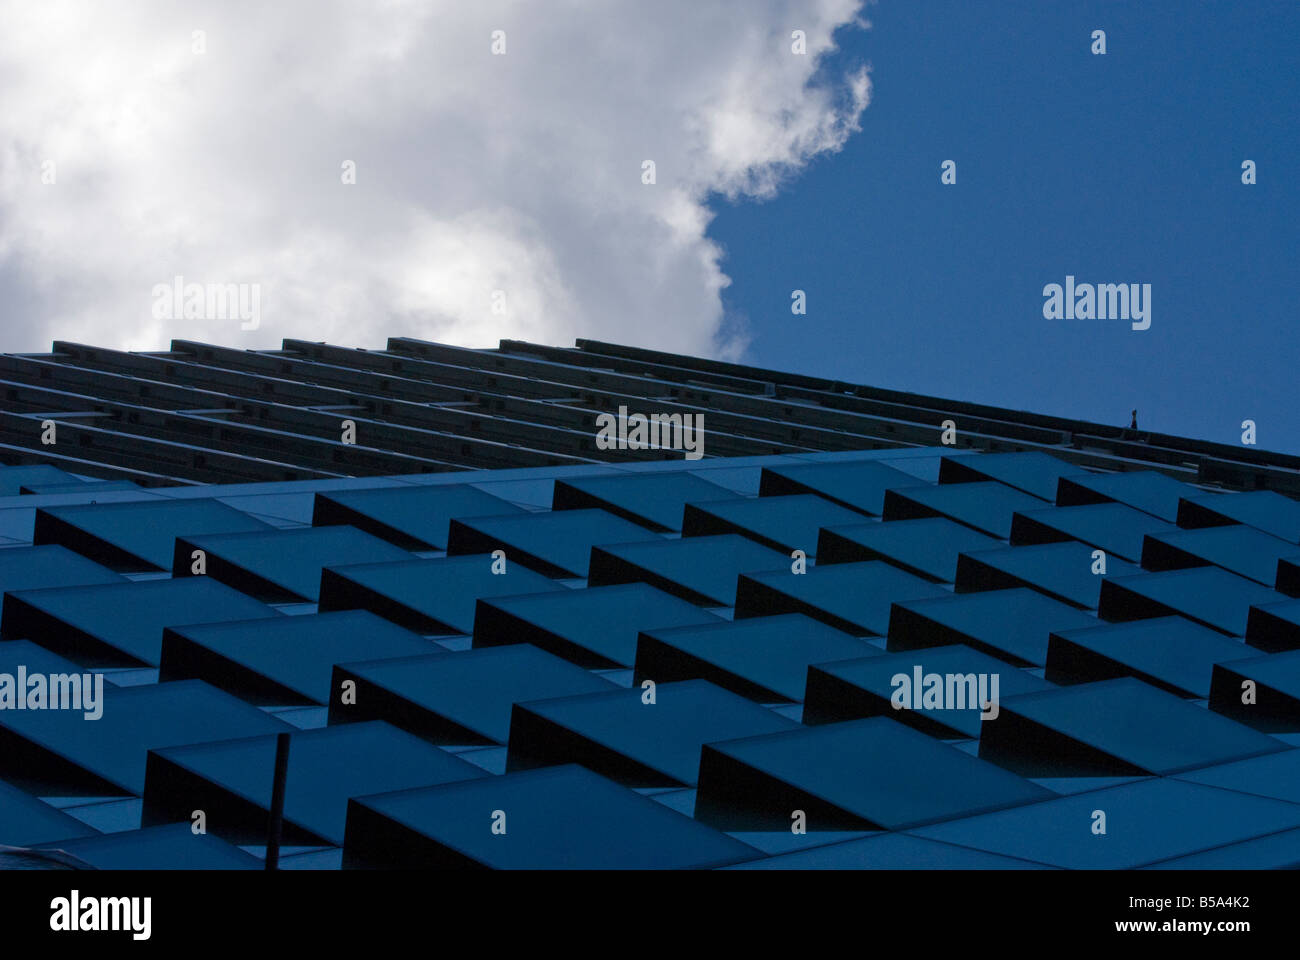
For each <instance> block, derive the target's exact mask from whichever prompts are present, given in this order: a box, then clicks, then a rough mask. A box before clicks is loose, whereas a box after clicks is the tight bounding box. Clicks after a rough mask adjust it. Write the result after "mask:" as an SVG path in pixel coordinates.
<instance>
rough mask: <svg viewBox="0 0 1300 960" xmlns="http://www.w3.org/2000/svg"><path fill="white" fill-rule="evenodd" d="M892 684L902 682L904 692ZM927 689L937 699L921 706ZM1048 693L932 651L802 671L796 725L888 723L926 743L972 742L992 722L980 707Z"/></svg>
mask: <svg viewBox="0 0 1300 960" xmlns="http://www.w3.org/2000/svg"><path fill="white" fill-rule="evenodd" d="M900 676H901V677H904V678H906V687H904V685H903V683H902V682H900V681H899V680H898V678H899V677H900ZM932 676H933V677H936V678H938V679H937V681H932V680H931V679H930V677H932ZM993 678H996V685H994V679H993ZM981 679H982V680H983V682H981ZM918 680H919V681H920V682H917V681H918ZM931 683H935V684H936V686H935V687H934V689H935V690H936V691H938V693H939V697H940V699H938V700H936V701H935V703H934V705H933V706H927V705H926V703H925V700H924V699H923V691H924V690H925V689H926V685H927V684H931ZM904 689H906V691H907V693H908V695H909V697H910V699H907V700H900V701H899V702H901V703H902V704H903V706H902V707H900V708H895V706H894V702H893V698H894V697H895V694H896V693H897V692H898V691H900V690H904ZM1050 689H1052V685H1051V684H1050V683H1047V682H1046V681H1044V680H1040V679H1038V678H1037V677H1035V676H1034V675H1033V674H1030V673H1027V672H1025V671H1024V670H1020V669H1018V668H1016V667H1013V666H1011V665H1010V664H1008V663H1006V662H1005V661H1002V660H996V659H994V658H993V657H990V656H987V655H985V654H983V653H980V652H979V651H978V650H973V649H971V648H970V647H966V646H961V645H956V646H951V647H933V648H931V649H928V650H925V651H910V652H907V653H893V654H888V655H886V656H881V657H868V658H866V659H862V660H841V661H839V662H836V663H819V664H816V665H814V666H811V667H809V668H808V690H807V693H806V695H805V698H804V708H803V722H804V723H807V724H816V723H835V722H838V721H841V720H858V719H861V718H863V717H892V718H893V719H895V720H897V721H898V722H899V723H905V724H907V725H908V726H909V727H914V728H915V729H917V730H920V731H921V732H922V733H927V734H929V735H930V736H932V737H939V738H941V739H948V740H953V739H978V738H979V736H980V734H981V733H982V731H983V730H985V729H987V728H988V727H989V726H990V725H992V724H995V723H997V722H998V716H997V714H995V713H994V712H993V711H992V710H990V711H988V713H987V715H985V714H984V713H983V711H982V705H983V704H984V703H985V702H986V701H989V700H991V701H992V702H993V703H994V704H995V705H996V704H997V703H1000V702H1001V700H1002V698H1004V697H1014V696H1017V695H1018V694H1022V693H1037V692H1038V691H1040V690H1050Z"/></svg>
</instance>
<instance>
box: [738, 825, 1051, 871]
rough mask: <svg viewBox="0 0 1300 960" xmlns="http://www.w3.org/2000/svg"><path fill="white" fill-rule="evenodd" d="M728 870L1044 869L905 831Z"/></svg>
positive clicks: (827, 845) (757, 861) (1033, 864)
mask: <svg viewBox="0 0 1300 960" xmlns="http://www.w3.org/2000/svg"><path fill="white" fill-rule="evenodd" d="M726 869H728V870H1046V869H1048V868H1047V867H1045V866H1044V865H1043V864H1041V863H1033V862H1031V861H1029V860H1018V859H1015V858H1014V857H1002V856H998V855H997V854H995V853H985V852H984V851H982V850H971V849H970V848H968V847H958V846H956V845H954V844H951V843H940V842H939V841H937V840H925V839H923V838H921V837H914V836H912V835H910V834H906V833H884V834H877V835H876V836H871V837H863V838H862V839H860V840H847V841H845V842H843V843H828V844H826V845H825V846H819V847H813V848H812V849H810V850H797V851H795V852H794V853H785V854H781V855H780V856H777V857H767V858H765V859H763V860H753V861H751V862H749V863H741V864H737V865H736V866H734V867H727V868H726Z"/></svg>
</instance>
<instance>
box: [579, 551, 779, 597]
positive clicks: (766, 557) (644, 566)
mask: <svg viewBox="0 0 1300 960" xmlns="http://www.w3.org/2000/svg"><path fill="white" fill-rule="evenodd" d="M790 563H791V560H790V558H789V557H788V556H786V555H784V554H780V553H777V552H776V551H775V550H769V549H768V548H767V547H762V546H759V545H758V544H757V543H755V542H754V541H753V540H750V539H749V538H748V537H741V536H737V535H736V534H734V533H729V534H724V535H723V536H719V537H687V538H684V539H682V540H664V541H662V542H660V543H623V544H617V545H614V546H606V547H593V548H592V551H591V572H590V579H589V583H590V584H591V586H593V587H602V586H607V585H609V584H615V583H634V582H636V581H641V582H644V583H648V584H651V585H652V586H655V587H658V588H659V589H660V590H665V591H667V592H668V593H671V594H674V595H675V596H678V597H681V598H683V599H684V600H689V601H690V602H691V603H696V604H700V605H702V606H706V607H730V606H734V605H735V603H736V580H737V577H739V575H740V574H742V573H748V572H751V571H758V570H779V569H786V570H789V569H790Z"/></svg>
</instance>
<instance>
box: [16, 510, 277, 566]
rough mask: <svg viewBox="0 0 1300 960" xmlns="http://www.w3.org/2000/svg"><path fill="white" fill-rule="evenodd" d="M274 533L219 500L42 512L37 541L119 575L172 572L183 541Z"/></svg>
mask: <svg viewBox="0 0 1300 960" xmlns="http://www.w3.org/2000/svg"><path fill="white" fill-rule="evenodd" d="M271 529H273V528H272V527H270V526H269V525H268V524H265V523H263V522H262V521H261V520H257V519H255V518H253V517H250V516H249V515H248V514H246V513H241V512H240V511H238V510H236V509H234V508H233V507H228V506H226V505H225V504H224V503H217V502H216V501H215V500H144V501H141V502H138V503H98V504H78V505H73V506H64V507H43V508H41V509H40V510H37V511H36V528H35V534H34V539H33V542H34V543H37V544H42V543H57V544H61V545H63V546H65V547H67V548H68V549H70V550H75V551H76V552H77V553H80V554H82V555H83V556H86V557H89V558H90V559H91V560H94V561H96V562H98V563H102V564H104V565H105V566H108V567H112V568H113V569H114V570H170V569H171V567H172V560H173V558H174V556H175V551H176V538H177V537H179V536H183V535H185V534H204V533H249V532H256V531H262V532H265V531H269V530H271ZM188 556H189V555H188V554H187V555H186V558H187V559H186V566H187V567H188V566H189V560H188Z"/></svg>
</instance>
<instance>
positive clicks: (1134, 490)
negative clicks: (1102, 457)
mask: <svg viewBox="0 0 1300 960" xmlns="http://www.w3.org/2000/svg"><path fill="white" fill-rule="evenodd" d="M1204 493H1205V491H1204V490H1202V489H1200V488H1199V487H1194V486H1192V485H1191V484H1189V483H1181V482H1179V481H1178V480H1175V479H1173V478H1172V477H1167V476H1165V475H1164V474H1163V473H1156V472H1155V471H1154V470H1134V471H1132V472H1130V473H1094V474H1077V475H1075V476H1072V477H1062V478H1061V483H1060V486H1059V487H1058V488H1057V491H1056V505H1057V506H1058V507H1074V506H1078V505H1080V504H1084V503H1102V502H1104V501H1106V500H1115V501H1117V502H1119V503H1125V504H1128V505H1129V506H1130V507H1134V508H1135V509H1138V510H1141V511H1143V512H1144V513H1149V514H1151V515H1152V516H1153V517H1159V518H1160V519H1161V520H1165V521H1168V522H1169V523H1174V522H1175V521H1176V520H1177V519H1178V501H1179V500H1180V499H1181V498H1183V497H1195V496H1201V495H1203V494H1204Z"/></svg>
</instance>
